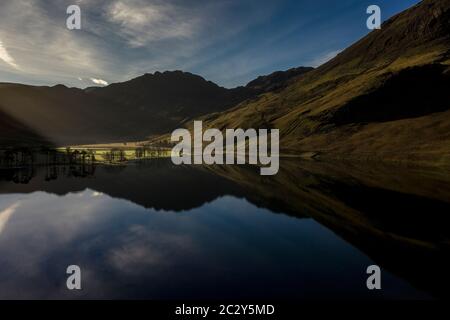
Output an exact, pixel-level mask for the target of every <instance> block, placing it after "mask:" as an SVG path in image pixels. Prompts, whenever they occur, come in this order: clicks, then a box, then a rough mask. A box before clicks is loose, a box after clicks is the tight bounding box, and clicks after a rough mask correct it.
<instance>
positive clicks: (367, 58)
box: [208, 0, 450, 163]
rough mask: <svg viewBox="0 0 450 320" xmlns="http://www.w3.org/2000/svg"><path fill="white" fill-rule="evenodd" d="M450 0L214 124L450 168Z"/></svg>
mask: <svg viewBox="0 0 450 320" xmlns="http://www.w3.org/2000/svg"><path fill="white" fill-rule="evenodd" d="M449 36H450V0H441V1H429V0H426V1H423V2H421V3H420V4H418V5H416V6H414V7H412V8H410V9H409V10H407V11H405V12H403V13H400V14H399V15H397V16H395V17H393V18H391V19H390V20H388V21H387V22H386V23H384V24H383V26H382V29H381V30H376V31H373V32H371V33H370V34H369V35H368V36H366V37H365V38H363V39H361V40H360V41H358V42H357V43H355V44H354V45H352V46H351V47H349V48H348V49H346V50H345V51H343V52H342V53H341V54H339V55H338V56H337V57H336V58H334V59H333V60H331V61H330V62H328V63H326V64H324V65H322V66H321V67H319V68H318V69H316V70H313V71H311V72H308V73H306V74H305V75H303V76H302V77H299V78H298V79H297V81H296V82H295V83H293V84H292V85H290V86H289V87H287V88H285V89H284V90H282V91H280V92H271V93H266V94H264V95H261V96H260V97H259V98H258V99H256V100H253V101H246V102H244V103H241V104H240V105H239V106H237V107H236V108H234V109H232V110H231V111H229V112H224V113H221V114H214V115H211V116H209V117H208V122H209V123H208V125H209V126H212V127H217V128H227V127H231V128H233V127H235V128H236V127H244V128H248V127H253V128H259V127H272V128H278V129H280V133H281V149H282V150H284V151H285V152H290V153H299V152H305V151H314V152H319V153H322V155H323V156H325V155H330V156H331V155H333V156H345V157H357V158H366V157H368V158H373V157H380V158H385V159H394V160H403V159H412V160H416V161H423V162H433V163H440V162H441V163H442V162H444V163H448V162H450V135H449V132H450V111H448V110H449V109H450V108H449V107H450V105H449V104H450V103H449V101H450V90H449V89H450V72H449V70H450V37H449Z"/></svg>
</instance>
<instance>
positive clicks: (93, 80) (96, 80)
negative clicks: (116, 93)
mask: <svg viewBox="0 0 450 320" xmlns="http://www.w3.org/2000/svg"><path fill="white" fill-rule="evenodd" d="M91 81H92V82H93V83H95V84H99V85H101V86H107V85H108V82H107V81H105V80H103V79H95V78H91Z"/></svg>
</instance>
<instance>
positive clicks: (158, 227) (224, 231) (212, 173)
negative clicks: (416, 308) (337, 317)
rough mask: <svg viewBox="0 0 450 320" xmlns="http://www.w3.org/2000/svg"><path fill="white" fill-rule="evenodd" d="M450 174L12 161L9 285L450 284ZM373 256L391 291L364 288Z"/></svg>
mask: <svg viewBox="0 0 450 320" xmlns="http://www.w3.org/2000/svg"><path fill="white" fill-rule="evenodd" d="M449 180H450V178H449V173H448V172H445V171H442V170H441V171H439V170H431V169H423V168H415V167H398V166H388V165H381V164H371V165H368V164H366V163H360V164H358V163H327V162H319V161H304V160H297V159H291V160H289V159H281V168H280V171H279V173H278V174H277V175H276V176H273V177H263V176H260V175H259V170H258V168H254V167H250V166H209V167H208V166H174V165H172V164H171V161H170V159H152V160H149V161H142V162H136V163H129V164H127V165H94V164H89V165H48V166H27V167H20V168H9V169H2V170H0V271H1V272H0V298H2V299H31V298H39V299H79V298H82V299H93V298H96V299H156V300H161V299H171V300H172V299H241V298H242V299H245V298H247V299H281V300H284V299H288V300H289V299H295V300H297V299H305V300H320V299H339V300H341V299H344V300H345V299H435V298H442V297H446V296H448V293H447V286H448V285H449V284H450V275H449V274H448V270H449V262H448V261H447V260H449V259H448V258H449V252H450V251H449V248H450V229H449V228H448V226H449V222H450V216H449V213H450V210H449V209H450V197H449V195H450V183H449ZM373 264H376V265H378V266H380V268H381V270H382V278H381V281H382V289H381V290H368V289H367V287H366V279H367V277H368V275H367V274H366V269H367V267H368V266H370V265H373ZM69 265H78V266H80V268H81V273H82V290H81V291H70V290H68V289H67V288H66V279H67V277H68V275H67V274H66V268H67V266H69Z"/></svg>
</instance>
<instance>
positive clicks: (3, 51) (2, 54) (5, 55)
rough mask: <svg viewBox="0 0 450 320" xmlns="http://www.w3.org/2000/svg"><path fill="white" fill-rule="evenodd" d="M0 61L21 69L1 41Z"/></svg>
mask: <svg viewBox="0 0 450 320" xmlns="http://www.w3.org/2000/svg"><path fill="white" fill-rule="evenodd" d="M0 59H1V60H3V61H4V62H6V63H7V64H9V65H10V66H11V67H13V68H16V69H19V66H18V65H17V64H16V62H15V60H14V58H13V57H11V55H10V54H9V53H8V51H7V50H6V48H5V47H4V46H3V42H2V41H1V40H0Z"/></svg>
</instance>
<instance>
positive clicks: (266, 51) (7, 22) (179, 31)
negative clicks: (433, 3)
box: [0, 0, 419, 88]
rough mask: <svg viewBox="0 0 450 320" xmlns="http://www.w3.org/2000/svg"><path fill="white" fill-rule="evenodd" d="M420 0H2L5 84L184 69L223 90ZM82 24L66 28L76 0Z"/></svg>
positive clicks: (320, 54) (337, 42)
mask: <svg viewBox="0 0 450 320" xmlns="http://www.w3.org/2000/svg"><path fill="white" fill-rule="evenodd" d="M417 2H419V1H418V0H314V1H312V0H209V1H205V0H1V2H0V82H17V83H25V84H33V85H56V84H65V85H67V86H71V87H81V88H84V87H88V86H104V85H107V84H108V83H114V82H122V81H126V80H129V79H132V78H134V77H137V76H140V75H142V74H144V73H153V72H155V71H166V70H182V71H187V72H192V73H195V74H199V75H201V76H203V77H204V78H206V79H207V80H211V81H213V82H215V83H217V84H219V85H221V86H224V87H228V88H231V87H235V86H239V85H245V84H246V83H247V82H249V81H251V80H252V79H254V78H256V77H257V76H259V75H264V74H269V73H271V72H274V71H277V70H286V69H289V68H292V67H298V66H314V67H316V66H319V65H320V64H322V63H324V62H326V61H327V60H329V59H331V58H333V57H334V56H335V55H336V54H337V53H339V52H340V51H341V50H343V49H345V48H346V47H348V46H349V45H351V44H352V43H353V42H355V41H357V40H358V39H360V38H361V37H363V36H365V35H366V34H368V33H369V32H370V30H368V29H367V27H366V20H367V18H368V14H367V13H366V9H367V7H368V6H369V5H373V4H376V5H378V6H380V8H381V14H382V20H383V21H384V20H387V19H388V18H389V17H391V16H392V15H394V14H396V13H398V12H400V11H403V10H404V9H406V8H409V7H411V6H412V5H414V4H416V3H417ZM74 4H75V5H78V6H79V7H80V9H81V21H82V23H81V30H69V29H68V28H67V26H66V20H67V18H68V17H69V15H68V14H67V13H66V11H67V7H68V6H69V5H74Z"/></svg>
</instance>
